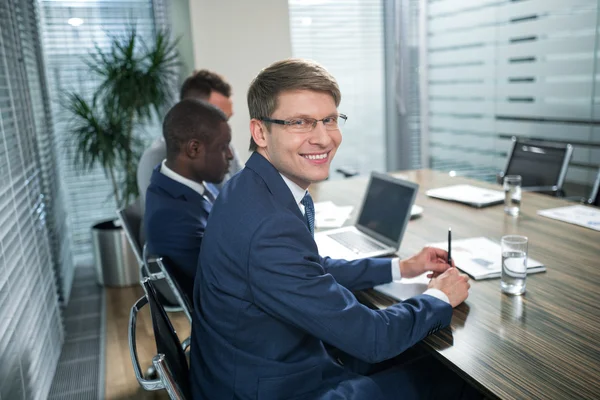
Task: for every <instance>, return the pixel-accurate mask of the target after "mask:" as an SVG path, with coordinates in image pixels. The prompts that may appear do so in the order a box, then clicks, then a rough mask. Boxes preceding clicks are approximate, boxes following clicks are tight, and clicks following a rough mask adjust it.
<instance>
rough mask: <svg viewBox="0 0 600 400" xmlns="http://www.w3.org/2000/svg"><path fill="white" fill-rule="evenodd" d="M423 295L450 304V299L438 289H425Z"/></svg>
mask: <svg viewBox="0 0 600 400" xmlns="http://www.w3.org/2000/svg"><path fill="white" fill-rule="evenodd" d="M423 294H427V295H429V296H432V297H435V298H436V299H440V300H441V301H443V302H445V303H448V304H450V299H449V298H448V296H446V293H444V292H442V291H441V290H439V289H427V290H426V291H425V292H424V293H423Z"/></svg>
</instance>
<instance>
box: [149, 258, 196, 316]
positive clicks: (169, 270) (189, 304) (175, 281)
mask: <svg viewBox="0 0 600 400" xmlns="http://www.w3.org/2000/svg"><path fill="white" fill-rule="evenodd" d="M156 263H157V264H158V266H159V267H160V269H161V271H162V272H163V274H164V275H165V280H166V281H167V283H168V284H169V286H170V287H171V290H172V291H173V293H174V294H175V297H176V298H177V302H178V303H179V305H180V306H181V308H182V309H183V312H184V313H185V315H186V316H187V317H188V319H189V320H190V323H191V322H192V312H193V310H194V307H193V301H192V297H190V296H192V295H193V289H194V282H193V280H190V279H189V278H188V277H186V276H185V275H183V274H179V273H178V270H177V267H176V266H175V265H174V263H173V261H171V259H169V258H168V257H157V258H156ZM182 283H184V284H186V286H182V285H181V284H182Z"/></svg>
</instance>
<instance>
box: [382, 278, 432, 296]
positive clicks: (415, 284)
mask: <svg viewBox="0 0 600 400" xmlns="http://www.w3.org/2000/svg"><path fill="white" fill-rule="evenodd" d="M428 284H429V278H427V273H425V274H423V275H419V276H417V277H416V278H402V279H401V280H399V281H392V282H390V283H384V284H383V285H377V286H375V287H374V289H375V290H376V291H378V292H380V293H383V294H385V295H388V296H390V297H392V298H394V299H396V300H400V301H404V300H406V299H410V298H411V297H414V296H418V295H420V294H423V292H425V291H426V290H427V285H428Z"/></svg>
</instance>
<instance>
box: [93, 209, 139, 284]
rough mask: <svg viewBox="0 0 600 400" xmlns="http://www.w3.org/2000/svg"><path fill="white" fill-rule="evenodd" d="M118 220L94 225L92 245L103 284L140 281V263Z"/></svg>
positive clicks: (99, 276) (97, 272) (97, 274)
mask: <svg viewBox="0 0 600 400" xmlns="http://www.w3.org/2000/svg"><path fill="white" fill-rule="evenodd" d="M115 222H116V220H108V221H103V222H99V223H97V224H96V225H94V226H93V227H92V246H93V247H94V261H95V264H96V276H97V278H98V283H99V284H100V285H103V286H132V285H135V284H138V283H139V282H140V270H139V264H138V261H137V259H136V257H135V254H134V253H133V250H132V249H131V246H130V245H129V242H128V241H127V237H126V236H125V231H124V230H123V228H122V227H120V226H118V225H117V224H116V223H115Z"/></svg>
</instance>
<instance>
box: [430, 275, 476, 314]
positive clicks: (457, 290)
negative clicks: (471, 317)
mask: <svg viewBox="0 0 600 400" xmlns="http://www.w3.org/2000/svg"><path fill="white" fill-rule="evenodd" d="M470 287H471V285H470V284H469V278H468V277H467V275H465V274H461V273H460V272H458V270H457V269H456V268H450V269H448V270H447V271H446V272H444V273H443V274H441V275H439V276H436V277H434V278H432V279H431V281H430V282H429V286H428V289H438V290H441V291H442V292H444V293H445V294H446V296H448V300H450V305H451V306H452V307H456V306H457V305H459V304H460V303H462V302H463V301H465V300H466V299H467V297H468V296H469V288H470Z"/></svg>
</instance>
